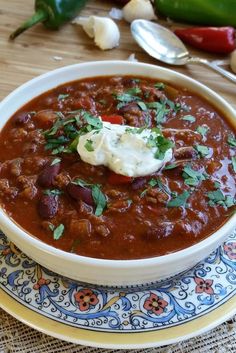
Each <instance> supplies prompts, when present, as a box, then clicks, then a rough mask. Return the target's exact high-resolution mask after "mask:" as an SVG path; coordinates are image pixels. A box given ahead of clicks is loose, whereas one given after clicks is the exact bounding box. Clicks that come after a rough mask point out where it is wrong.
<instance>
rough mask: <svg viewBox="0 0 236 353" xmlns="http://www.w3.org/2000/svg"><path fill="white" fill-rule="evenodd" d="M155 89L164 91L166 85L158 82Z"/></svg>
mask: <svg viewBox="0 0 236 353" xmlns="http://www.w3.org/2000/svg"><path fill="white" fill-rule="evenodd" d="M154 87H155V88H158V89H160V90H163V89H165V84H164V83H163V82H157V83H155V84H154Z"/></svg>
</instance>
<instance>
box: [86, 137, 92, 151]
mask: <svg viewBox="0 0 236 353" xmlns="http://www.w3.org/2000/svg"><path fill="white" fill-rule="evenodd" d="M84 147H85V148H86V150H87V151H88V152H93V151H94V147H93V141H92V140H89V139H87V140H86V143H85V145H84Z"/></svg>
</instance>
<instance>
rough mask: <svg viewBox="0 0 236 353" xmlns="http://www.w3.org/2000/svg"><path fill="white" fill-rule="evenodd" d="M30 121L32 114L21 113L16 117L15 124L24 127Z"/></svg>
mask: <svg viewBox="0 0 236 353" xmlns="http://www.w3.org/2000/svg"><path fill="white" fill-rule="evenodd" d="M29 119H30V114H29V113H27V112H21V113H19V114H17V115H15V116H14V119H13V121H14V123H15V125H23V124H26V123H27V122H28V121H29Z"/></svg>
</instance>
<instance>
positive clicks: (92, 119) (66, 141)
mask: <svg viewBox="0 0 236 353" xmlns="http://www.w3.org/2000/svg"><path fill="white" fill-rule="evenodd" d="M56 114H57V116H58V119H57V120H56V122H55V123H54V124H53V126H52V128H51V129H49V130H46V131H44V136H45V139H46V144H45V149H46V150H52V152H51V153H52V155H56V154H59V153H62V152H63V153H71V152H75V151H76V147H77V144H78V140H79V136H80V135H83V134H86V133H87V132H90V131H92V130H94V131H98V130H100V129H101V128H102V127H103V123H102V121H101V120H100V119H99V118H98V117H96V116H94V115H92V114H91V113H89V112H87V111H85V110H83V109H79V110H75V111H70V112H66V113H65V114H66V115H64V114H62V113H61V112H56ZM73 115H74V116H73ZM58 135H59V136H58ZM87 147H88V150H89V149H90V150H91V147H92V146H91V144H90V145H89V144H88V145H87ZM55 163H56V162H55Z"/></svg>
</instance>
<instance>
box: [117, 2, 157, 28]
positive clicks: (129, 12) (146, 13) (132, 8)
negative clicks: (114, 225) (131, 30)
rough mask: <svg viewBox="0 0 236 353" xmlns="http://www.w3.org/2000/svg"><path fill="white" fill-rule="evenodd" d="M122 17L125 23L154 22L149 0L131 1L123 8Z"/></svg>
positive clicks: (154, 16) (154, 17)
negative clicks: (138, 20)
mask: <svg viewBox="0 0 236 353" xmlns="http://www.w3.org/2000/svg"><path fill="white" fill-rule="evenodd" d="M123 17H124V19H125V20H126V21H127V22H130V23H131V22H132V21H134V20H137V19H139V18H140V19H144V20H154V19H156V18H157V17H156V15H155V12H154V9H153V6H152V4H151V2H150V1H149V0H131V1H129V2H128V4H126V5H125V6H124V7H123Z"/></svg>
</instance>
